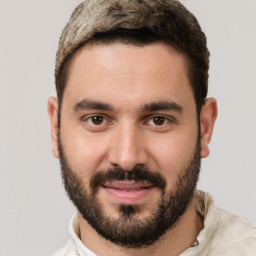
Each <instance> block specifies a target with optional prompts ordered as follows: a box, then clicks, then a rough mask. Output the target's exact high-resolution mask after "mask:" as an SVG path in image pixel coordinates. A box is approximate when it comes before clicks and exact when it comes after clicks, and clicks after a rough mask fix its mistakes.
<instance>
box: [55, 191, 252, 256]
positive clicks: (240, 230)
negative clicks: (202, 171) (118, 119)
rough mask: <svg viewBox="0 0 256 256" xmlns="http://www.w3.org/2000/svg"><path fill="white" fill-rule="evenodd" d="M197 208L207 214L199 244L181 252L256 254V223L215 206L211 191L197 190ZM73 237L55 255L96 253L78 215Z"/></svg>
mask: <svg viewBox="0 0 256 256" xmlns="http://www.w3.org/2000/svg"><path fill="white" fill-rule="evenodd" d="M195 198H196V209H197V212H198V213H199V214H200V215H201V216H202V217H203V218H204V228H203V230H201V232H200V233H199V235H198V237H197V240H198V242H199V244H198V245H197V246H195V247H191V248H189V249H187V250H186V251H184V252H183V253H182V254H181V255H180V256H256V225H254V224H252V223H250V222H249V221H248V220H246V219H244V218H242V217H240V216H237V215H234V214H231V213H229V212H227V211H225V210H222V209H220V208H217V207H215V205H214V202H213V198H212V196H211V195H210V194H209V193H205V192H203V191H196V193H195ZM69 231H70V234H71V239H70V240H69V241H68V243H67V244H66V245H65V246H64V247H63V248H61V249H60V250H59V251H57V252H56V253H55V254H54V255H52V256H79V255H80V256H96V254H95V253H93V252H92V251H90V250H89V249H88V248H86V247H85V245H84V244H83V243H82V241H81V240H80V239H79V236H80V230H79V223H78V218H77V216H76V215H75V216H73V218H72V219H71V222H70V225H69Z"/></svg>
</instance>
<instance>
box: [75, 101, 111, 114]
mask: <svg viewBox="0 0 256 256" xmlns="http://www.w3.org/2000/svg"><path fill="white" fill-rule="evenodd" d="M90 109H97V110H106V111H114V108H113V106H111V105H109V104H107V103H104V102H99V101H94V100H89V99H83V100H82V101H80V102H78V103H77V104H75V106H74V111H75V112H78V111H80V110H90Z"/></svg>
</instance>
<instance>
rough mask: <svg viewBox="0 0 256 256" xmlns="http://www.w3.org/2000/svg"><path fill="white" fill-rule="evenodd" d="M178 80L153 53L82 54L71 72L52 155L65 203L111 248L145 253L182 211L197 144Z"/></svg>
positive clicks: (186, 91) (173, 65)
mask: <svg viewBox="0 0 256 256" xmlns="http://www.w3.org/2000/svg"><path fill="white" fill-rule="evenodd" d="M187 74H188V68H187V63H186V59H185V58H184V56H182V55H181V54H178V53H177V52H175V51H174V50H173V49H171V48H170V47H168V46H166V45H164V44H161V43H155V44H150V45H147V46H143V47H139V46H130V45H129V46H128V45H122V44H117V45H99V44H98V45H95V44H94V45H87V46H86V47H84V48H83V49H82V50H80V51H79V52H78V53H77V54H76V55H75V56H74V58H73V60H72V62H71V66H70V73H69V78H68V81H67V84H66V88H65V92H64V96H63V102H62V109H61V122H60V123H61V125H60V127H59V140H58V142H59V145H58V147H59V152H57V153H55V155H56V156H57V157H60V160H61V165H62V174H63V179H64V183H65V187H66V190H67V192H68V194H69V196H70V198H71V200H72V201H73V202H74V204H75V205H76V207H77V208H78V210H79V211H80V213H81V214H82V215H83V217H84V219H86V220H87V221H88V222H89V223H90V224H91V225H92V226H93V227H94V228H95V229H96V230H97V232H98V233H99V234H101V235H102V236H104V237H105V238H107V239H109V240H111V241H112V242H115V243H117V244H121V245H125V246H130V247H139V246H141V245H143V244H150V243H153V242H154V241H155V240H157V239H158V238H159V237H160V236H161V235H162V234H163V233H164V232H165V231H166V230H167V229H168V228H170V227H172V226H173V225H174V224H175V223H177V221H178V220H179V219H180V217H181V216H182V215H183V214H184V212H185V211H186V208H187V206H188V205H189V202H190V201H191V198H192V195H193V191H194V188H195V186H196V182H197V178H198V173H199V166H200V139H199V138H200V135H199V134H198V131H199V128H198V119H197V115H196V105H195V100H194V97H193V92H192V89H191V86H190V84H189V80H188V75H187ZM158 231H159V232H158ZM157 232H158V233H157ZM151 233H152V234H151ZM140 239H141V240H140Z"/></svg>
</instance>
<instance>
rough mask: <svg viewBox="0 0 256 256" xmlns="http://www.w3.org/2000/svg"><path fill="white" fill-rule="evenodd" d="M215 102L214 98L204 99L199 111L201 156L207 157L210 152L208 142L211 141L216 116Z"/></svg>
mask: <svg viewBox="0 0 256 256" xmlns="http://www.w3.org/2000/svg"><path fill="white" fill-rule="evenodd" d="M217 114H218V109H217V102H216V100H215V99H214V98H209V99H207V100H206V102H205V104H204V105H203V106H202V109H201V113H200V126H201V157H202V158H204V157H207V156H208V155H209V154H210V150H209V147H208V144H209V143H210V141H211V137H212V132H213V128H214V124H215V120H216V118H217Z"/></svg>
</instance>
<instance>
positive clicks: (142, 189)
mask: <svg viewBox="0 0 256 256" xmlns="http://www.w3.org/2000/svg"><path fill="white" fill-rule="evenodd" d="M153 188H154V186H153V185H152V184H150V183H147V182H143V181H142V182H141V181H114V182H109V183H105V184H104V185H103V189H104V190H105V191H106V192H107V193H108V194H109V195H110V196H111V197H112V198H113V199H114V200H115V201H116V202H117V203H120V204H137V203H139V202H140V201H141V200H143V199H144V198H145V197H147V195H148V194H149V193H150V192H151V191H152V189H153Z"/></svg>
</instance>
